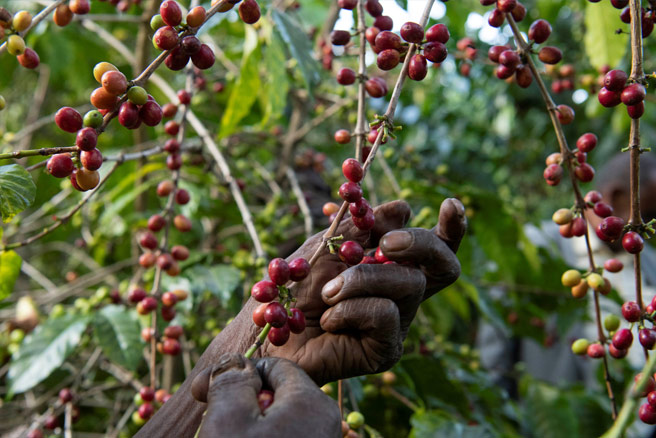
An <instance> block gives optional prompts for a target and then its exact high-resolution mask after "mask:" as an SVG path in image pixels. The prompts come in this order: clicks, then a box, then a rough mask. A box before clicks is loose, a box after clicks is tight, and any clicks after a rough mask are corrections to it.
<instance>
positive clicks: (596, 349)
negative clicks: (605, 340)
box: [587, 343, 605, 359]
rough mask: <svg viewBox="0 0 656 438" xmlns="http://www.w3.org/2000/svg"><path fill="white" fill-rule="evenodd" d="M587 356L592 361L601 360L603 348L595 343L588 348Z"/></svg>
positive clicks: (603, 352)
mask: <svg viewBox="0 0 656 438" xmlns="http://www.w3.org/2000/svg"><path fill="white" fill-rule="evenodd" d="M587 354H588V356H589V357H591V358H593V359H599V358H602V357H604V354H605V350H604V346H603V345H601V344H597V343H595V344H590V345H589V346H588V351H587Z"/></svg>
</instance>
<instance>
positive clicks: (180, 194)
mask: <svg viewBox="0 0 656 438" xmlns="http://www.w3.org/2000/svg"><path fill="white" fill-rule="evenodd" d="M190 199H191V197H190V196H189V192H188V191H186V190H185V189H178V190H177V191H176V192H175V202H177V203H178V204H180V205H185V204H187V203H188V202H189V200H190Z"/></svg>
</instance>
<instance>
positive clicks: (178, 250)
mask: <svg viewBox="0 0 656 438" xmlns="http://www.w3.org/2000/svg"><path fill="white" fill-rule="evenodd" d="M171 256H172V257H173V258H174V259H175V260H178V261H184V260H187V259H188V258H189V249H187V247H186V246H183V245H175V246H173V247H172V248H171Z"/></svg>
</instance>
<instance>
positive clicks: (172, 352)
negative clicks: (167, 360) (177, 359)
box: [162, 338, 182, 356]
mask: <svg viewBox="0 0 656 438" xmlns="http://www.w3.org/2000/svg"><path fill="white" fill-rule="evenodd" d="M181 350H182V348H181V347H180V342H179V341H178V340H177V339H171V338H164V342H162V353H164V354H168V355H169V356H177V355H178V354H180V351H181Z"/></svg>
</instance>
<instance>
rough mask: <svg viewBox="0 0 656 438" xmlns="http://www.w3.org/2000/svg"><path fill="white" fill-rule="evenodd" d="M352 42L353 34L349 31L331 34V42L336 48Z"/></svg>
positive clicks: (337, 31)
mask: <svg viewBox="0 0 656 438" xmlns="http://www.w3.org/2000/svg"><path fill="white" fill-rule="evenodd" d="M350 40H351V33H350V32H349V31H347V30H333V31H332V32H331V33H330V42H331V43H332V44H333V45H335V46H345V45H346V44H348V43H349V41H350Z"/></svg>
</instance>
